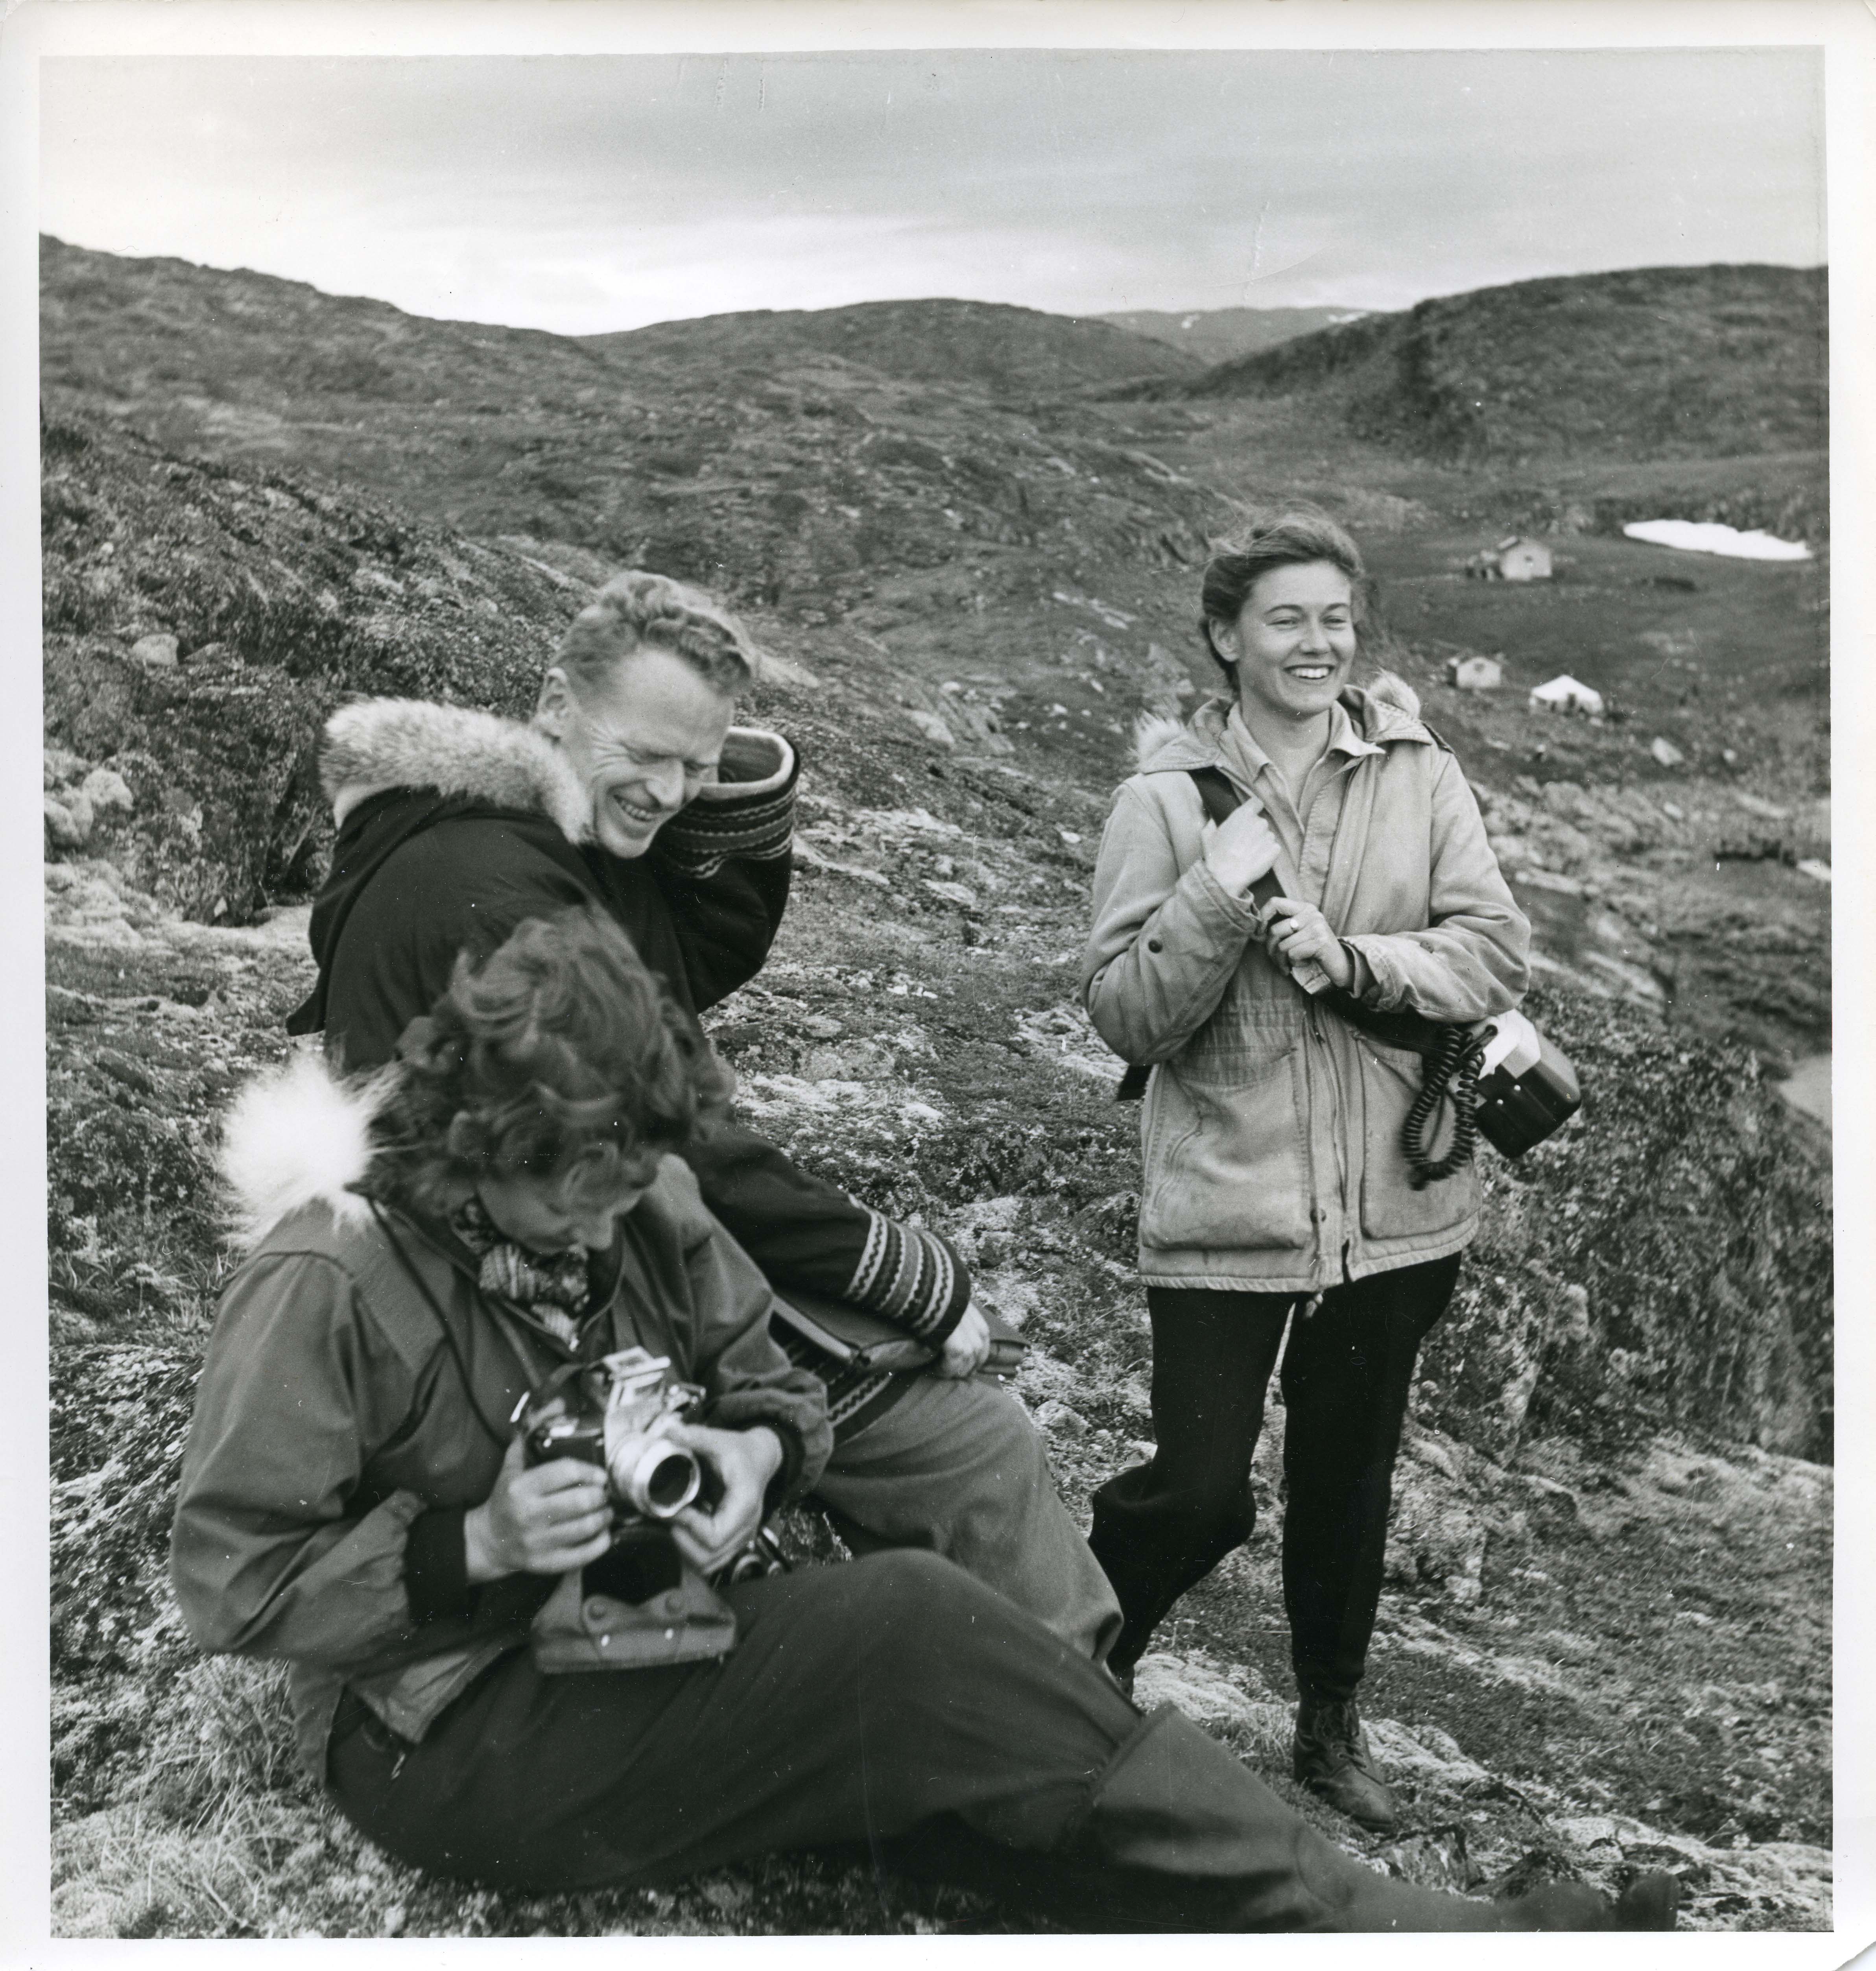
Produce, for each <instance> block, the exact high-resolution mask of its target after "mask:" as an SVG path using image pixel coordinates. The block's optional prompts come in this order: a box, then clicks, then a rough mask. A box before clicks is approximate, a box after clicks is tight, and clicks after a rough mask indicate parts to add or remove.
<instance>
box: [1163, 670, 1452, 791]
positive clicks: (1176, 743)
mask: <svg viewBox="0 0 1876 1971" xmlns="http://www.w3.org/2000/svg"><path fill="white" fill-rule="evenodd" d="M1341 704H1342V707H1343V710H1344V711H1345V712H1347V714H1348V715H1349V717H1350V718H1351V719H1352V720H1353V722H1354V725H1355V729H1356V731H1357V732H1359V733H1360V735H1361V736H1362V737H1363V738H1364V739H1366V741H1368V743H1369V744H1370V745H1373V746H1386V745H1388V744H1391V743H1392V741H1396V740H1417V741H1419V742H1420V743H1422V744H1433V743H1434V740H1433V735H1432V734H1431V732H1430V731H1428V729H1427V728H1426V727H1425V725H1422V723H1421V722H1420V698H1419V694H1418V692H1415V689H1414V688H1413V686H1412V685H1410V684H1409V683H1408V682H1407V680H1406V679H1405V678H1402V677H1396V676H1395V674H1394V673H1392V671H1378V672H1376V674H1375V675H1374V676H1373V677H1372V678H1371V679H1369V681H1368V683H1366V684H1365V685H1351V686H1349V687H1348V688H1347V689H1346V690H1345V691H1343V692H1342V694H1341ZM1231 705H1232V701H1231V700H1230V699H1228V698H1223V697H1219V698H1208V699H1206V701H1205V702H1204V703H1203V705H1200V707H1199V708H1198V709H1197V711H1196V712H1194V713H1193V715H1192V716H1191V717H1190V718H1189V719H1187V720H1185V721H1184V722H1181V720H1179V719H1177V718H1164V717H1161V716H1160V715H1158V714H1156V713H1154V712H1142V714H1141V715H1140V717H1139V718H1138V719H1136V720H1135V722H1134V728H1133V748H1134V770H1135V772H1136V773H1140V774H1168V773H1189V772H1190V771H1191V770H1192V769H1193V768H1194V767H1210V766H1215V765H1216V764H1217V761H1218V751H1219V745H1220V740H1221V738H1222V737H1223V732H1224V726H1225V721H1226V718H1228V717H1229V715H1230V712H1231Z"/></svg>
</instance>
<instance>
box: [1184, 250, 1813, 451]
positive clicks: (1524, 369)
mask: <svg viewBox="0 0 1876 1971" xmlns="http://www.w3.org/2000/svg"><path fill="white" fill-rule="evenodd" d="M1828 334H1829V330H1828V318H1827V314H1826V274H1825V272H1824V270H1823V269H1821V268H1795V267H1771V266H1713V267H1648V268H1640V269H1635V270H1633V271H1631V272H1624V273H1614V274H1589V275H1572V276H1570V277H1568V278H1567V279H1550V280H1539V281H1520V282H1514V283H1513V284H1511V285H1508V286H1505V287H1498V288H1479V289H1477V290H1475V291H1474V292H1471V293H1469V294H1463V295H1449V296H1445V297H1443V298H1440V299H1438V300H1435V301H1422V302H1421V303H1420V304H1419V305H1418V307H1416V308H1411V309H1409V310H1407V311H1405V312H1403V313H1401V314H1378V315H1370V316H1367V317H1366V318H1363V319H1362V320H1360V321H1353V322H1348V323H1346V324H1342V325H1341V326H1340V327H1332V328H1326V329H1322V330H1320V331H1317V333H1315V334H1312V335H1306V336H1302V337H1298V338H1297V339H1296V340H1292V341H1288V342H1285V343H1283V344H1280V345H1279V346H1278V347H1275V348H1273V349H1269V350H1261V351H1259V352H1257V353H1253V354H1252V355H1249V356H1246V357H1239V358H1238V359H1237V360H1234V361H1232V362H1229V363H1220V364H1218V365H1216V367H1213V368H1212V369H1210V370H1207V372H1206V373H1205V374H1204V375H1203V376H1198V377H1196V378H1194V379H1192V380H1190V382H1187V383H1168V384H1164V385H1159V386H1153V387H1152V389H1151V394H1154V395H1167V396H1185V397H1189V398H1191V399H1200V400H1203V399H1217V398H1227V399H1228V398H1233V397H1260V396H1261V397H1277V396H1283V397H1297V396H1304V395H1308V396H1316V397H1318V398H1321V399H1324V400H1325V401H1324V408H1325V409H1331V410H1333V412H1335V413H1337V414H1339V415H1340V419H1341V420H1342V422H1343V424H1344V425H1345V428H1347V431H1348V432H1350V434H1351V435H1353V436H1355V437H1357V438H1364V439H1368V440H1370V441H1377V442H1379V443H1381V444H1383V445H1387V446H1390V447H1393V448H1398V449H1400V450H1402V451H1408V452H1411V453H1415V454H1418V455H1421V456H1423V457H1427V458H1436V459H1450V460H1471V461H1523V460H1532V459H1542V460H1545V461H1558V460H1571V459H1583V458H1594V459H1598V460H1639V459H1692V458H1716V457H1727V458H1742V457H1750V456H1757V455H1761V454H1773V453H1785V452H1802V451H1822V449H1823V448H1824V447H1825V446H1826V444H1827V442H1828V437H1829V398H1828V382H1829V377H1828V357H1829V340H1828Z"/></svg>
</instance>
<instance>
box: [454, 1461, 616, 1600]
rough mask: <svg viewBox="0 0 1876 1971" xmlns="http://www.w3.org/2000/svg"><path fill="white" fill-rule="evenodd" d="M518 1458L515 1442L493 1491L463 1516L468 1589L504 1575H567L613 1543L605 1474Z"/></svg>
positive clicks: (594, 1468) (586, 1466)
mask: <svg viewBox="0 0 1876 1971" xmlns="http://www.w3.org/2000/svg"><path fill="white" fill-rule="evenodd" d="M462 1535H463V1562H464V1573H465V1574H466V1575H467V1578H468V1579H469V1581H470V1582H471V1584H472V1585H473V1584H474V1583H477V1582H484V1581H499V1580H500V1579H501V1578H502V1577H503V1575H509V1574H565V1572H567V1570H568V1569H569V1568H574V1567H584V1566H585V1565H586V1564H587V1563H588V1562H589V1561H594V1560H597V1559H598V1558H599V1556H601V1554H602V1553H604V1552H605V1551H606V1549H607V1547H609V1546H611V1544H612V1508H611V1505H610V1504H608V1503H607V1498H606V1474H604V1472H603V1471H601V1470H600V1468H599V1467H598V1465H597V1464H582V1463H581V1461H579V1460H578V1458H555V1460H554V1461H553V1462H552V1464H536V1465H533V1466H529V1465H527V1464H524V1463H523V1447H522V1442H521V1439H520V1438H518V1437H517V1438H516V1439H515V1440H514V1442H513V1443H512V1444H510V1445H509V1447H508V1454H507V1455H506V1457H505V1458H503V1460H502V1468H501V1471H500V1473H499V1474H497V1477H496V1480H495V1489H494V1490H493V1491H492V1492H491V1493H490V1494H489V1495H488V1497H487V1498H486V1499H485V1500H484V1501H483V1502H482V1503H481V1504H480V1505H479V1506H476V1507H472V1508H471V1510H469V1511H468V1512H467V1513H465V1514H464V1516H463V1525H462Z"/></svg>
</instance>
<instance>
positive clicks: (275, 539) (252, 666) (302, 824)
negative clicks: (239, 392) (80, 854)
mask: <svg viewBox="0 0 1876 1971" xmlns="http://www.w3.org/2000/svg"><path fill="white" fill-rule="evenodd" d="M44 461H45V465H44V521H43V529H42V540H43V553H44V624H45V705H46V730H47V739H48V741H49V742H50V745H51V747H52V748H53V749H54V752H53V754H52V755H50V756H49V757H48V765H47V771H48V774H51V773H52V772H53V770H54V762H55V761H56V764H57V767H58V768H59V770H60V771H62V772H69V773H70V774H77V772H79V771H80V770H83V768H84V767H85V766H86V764H87V763H90V762H100V761H101V762H102V763H103V770H105V771H106V772H107V773H108V774H109V781H108V782H104V783H100V784H101V785H104V786H106V787H107V788H108V793H109V798H108V800H106V802H105V803H103V805H105V806H106V807H107V808H108V809H109V810H110V811H111V812H112V813H114V814H116V815H119V816H126V817H128V822H127V825H126V826H123V827H122V829H121V830H120V838H121V839H120V840H119V843H118V845H117V846H116V848H114V850H113V853H114V854H116V855H118V857H119V861H120V862H121V863H122V867H123V869H124V872H125V875H126V876H127V877H129V878H130V879H131V881H132V882H133V883H134V884H135V886H136V887H138V888H141V889H144V890H147V891H150V892H151V893H152V894H155V895H156V896H157V897H158V898H161V900H162V901H164V902H165V903H168V904H172V905H174V906H175V907H178V908H180V909H181V910H182V911H184V912H185V913H187V914H190V915H192V916H195V917H201V918H203V919H205V920H206V919H213V918H217V917H219V918H220V919H221V920H230V921H236V922H239V921H243V920H246V919H247V918H249V917H252V915H253V914H254V913H255V912H256V911H257V910H258V909H259V908H260V907H262V905H264V904H266V903H267V902H269V901H272V900H273V899H275V898H279V897H282V896H292V895H294V894H304V892H305V890H306V888H308V885H310V884H311V882H312V881H314V880H315V879H316V878H317V876H318V873H319V868H320V860H321V852H322V851H323V849H324V845H325V844H326V843H327V842H328V841H329V840H330V839H331V829H330V825H329V822H328V820H327V813H326V809H325V803H324V800H323V798H322V797H321V794H320V792H319V789H318V781H317V776H316V774H315V772H314V760H313V748H314V741H315V740H316V738H317V736H318V730H319V727H320V725H321V722H322V720H323V718H324V715H325V714H326V713H327V712H328V711H329V710H330V709H331V707H332V706H333V705H334V704H336V703H337V702H338V700H339V699H340V698H341V697H343V696H345V695H346V694H347V693H348V692H360V691H364V692H374V693H383V694H386V695H390V694H398V693H402V694H404V695H407V696H414V697H422V698H430V697H436V698H445V699H452V700H455V701H457V702H464V701H466V702H471V703H476V704H480V705H488V706H490V707H492V708H493V709H499V710H503V711H506V712H520V711H523V710H524V709H526V706H527V705H529V702H531V700H532V698H533V692H534V689H535V688H536V685H537V683H538V681H539V675H540V669H541V666H542V660H543V656H544V653H546V651H547V650H549V649H551V647H552V644H553V642H554V640H555V638H556V637H558V635H559V632H560V630H561V629H562V627H564V625H565V623H566V622H567V621H568V619H569V618H570V617H571V616H572V614H573V612H574V611H575V609H576V608H578V606H579V604H580V603H581V601H582V600H583V599H584V598H585V594H586V592H587V591H585V588H583V587H581V586H579V585H574V584H570V583H569V582H567V581H566V580H565V578H562V577H560V576H559V575H557V574H556V573H555V571H553V570H552V569H551V568H546V567H545V566H543V565H539V564H538V563H536V562H530V561H529V560H528V559H526V558H525V557H523V556H521V555H518V554H516V553H515V552H513V551H512V550H510V549H503V548H499V547H493V546H487V545H485V544H482V543H477V542H467V541H464V540H461V539H458V538H457V537H455V536H451V535H450V534H448V533H446V532H444V531H442V530H441V529H432V528H428V527H423V526H413V525H412V524H411V523H409V522H408V521H405V520H401V519H397V518H393V517H392V516H390V515H389V514H387V513H384V512H383V511H382V510H379V509H377V508H376V507H371V506H370V505H369V504H367V503H365V502H364V501H363V500H360V499H359V498H358V497H357V496H356V495H355V494H349V493H340V492H338V491H337V490H333V489H330V488H327V487H320V486H318V485H315V484H311V483H310V482H308V481H303V480H300V479H295V478H289V477H286V476H285V475H282V474H277V473H274V472H271V471H255V472H254V473H253V474H252V477H248V478H243V477H237V476H236V474H233V473H231V472H230V471H227V470H226V468H223V467H220V466H217V465H213V464H207V463H200V462H197V463H191V462H190V461H187V460H184V459H179V458H173V457H171V456H169V455H168V454H165V453H164V452H163V451H160V450H159V449H158V448H156V447H155V446H154V445H151V444H150V443H149V442H148V441H146V440H144V439H142V438H138V437H136V436H135V435H132V434H129V433H128V432H123V431H121V430H117V429H114V428H112V427H110V426H109V425H104V424H102V423H97V422H91V421H90V420H87V419H64V420H60V419H52V420H50V421H49V422H47V425H46V427H45V434H44ZM106 549H109V553H108V554H107V553H106ZM360 572H366V573H368V574H370V575H372V576H373V578H374V579H373V580H372V581H370V582H366V583H364V584H363V585H360V584H359V583H358V582H356V581H355V580H354V578H355V577H356V576H357V575H359V574H360ZM419 583H422V584H424V585H425V587H423V588H419ZM393 587H395V588H397V589H398V590H399V591H400V592H399V593H397V594H396V595H393V594H392V588H393ZM387 604H389V605H391V606H389V607H387ZM153 615H154V616H156V617H158V620H159V621H161V623H162V624H163V625H164V627H162V628H161V629H160V630H158V629H154V628H152V627H150V619H151V617H152V616H153ZM179 648H181V649H183V650H187V651H188V652H189V653H190V655H189V656H188V659H187V661H186V662H183V663H178V662H177V661H176V657H177V652H178V649H179ZM67 762H69V763H70V764H69V767H68V766H67ZM89 798H90V797H87V799H89ZM57 800H58V802H59V805H60V810H61V812H60V814H59V815H57V816H54V815H53V814H52V813H50V811H49V812H48V814H47V827H48V831H49V832H50V835H51V837H52V839H54V841H55V842H57V844H58V845H59V846H60V847H61V848H63V849H71V848H78V847H83V845H84V844H85V842H86V841H88V840H89V839H90V826H89V825H87V824H86V823H84V822H83V819H82V817H81V816H78V815H77V814H76V813H74V797H73V796H72V795H70V794H68V793H65V792H64V791H63V790H60V792H59V793H58V794H57ZM126 801H127V802H128V803H129V805H128V806H125V802H126ZM93 804H94V805H96V803H93Z"/></svg>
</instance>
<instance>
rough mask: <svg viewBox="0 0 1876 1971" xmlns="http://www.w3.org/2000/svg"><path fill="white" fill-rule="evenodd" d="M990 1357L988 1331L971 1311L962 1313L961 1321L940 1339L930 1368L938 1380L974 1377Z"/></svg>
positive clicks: (967, 1309) (976, 1314) (974, 1311)
mask: <svg viewBox="0 0 1876 1971" xmlns="http://www.w3.org/2000/svg"><path fill="white" fill-rule="evenodd" d="M989 1353H990V1328H989V1324H988V1323H987V1322H986V1321H985V1319H984V1318H983V1316H982V1315H981V1314H979V1312H978V1311H977V1310H976V1308H974V1307H967V1308H966V1309H965V1310H964V1318H962V1320H961V1321H959V1323H958V1324H957V1326H956V1327H955V1328H953V1329H952V1331H951V1332H950V1333H949V1334H947V1335H946V1337H945V1338H944V1345H943V1347H941V1348H940V1350H939V1351H938V1360H936V1362H935V1363H933V1365H932V1366H933V1368H934V1369H935V1370H936V1371H937V1373H939V1374H940V1375H941V1376H974V1375H975V1374H976V1373H977V1372H978V1370H979V1369H981V1368H982V1367H983V1366H984V1357H985V1356H986V1355H988V1354H989Z"/></svg>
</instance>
